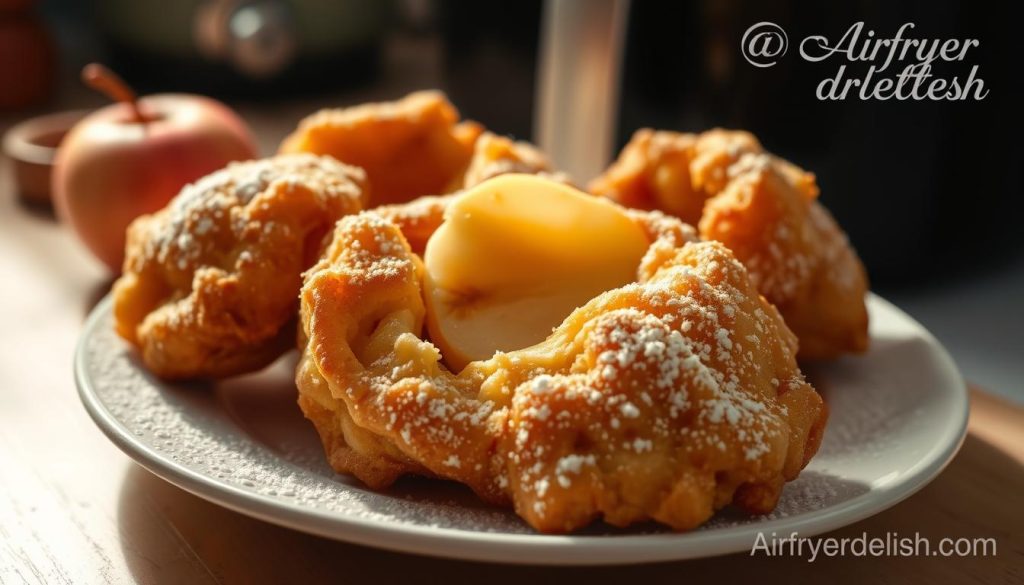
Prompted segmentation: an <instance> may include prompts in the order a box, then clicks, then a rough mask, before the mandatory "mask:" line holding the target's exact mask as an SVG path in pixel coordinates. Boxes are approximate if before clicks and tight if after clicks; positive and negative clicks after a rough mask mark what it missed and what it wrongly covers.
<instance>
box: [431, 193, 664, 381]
mask: <svg viewBox="0 0 1024 585" xmlns="http://www.w3.org/2000/svg"><path fill="white" fill-rule="evenodd" d="M648 245H649V242H648V241H647V238H646V236H645V234H644V232H643V231H642V230H641V228H640V227H639V226H638V225H636V224H635V223H634V222H633V221H632V220H630V218H629V217H628V216H627V215H626V214H625V213H624V212H623V211H622V209H621V208H620V207H618V206H617V205H615V204H612V203H610V202H608V201H606V200H604V199H599V198H597V197H593V196H590V195H587V194H585V193H582V192H580V191H577V190H576V189H573V188H572V187H569V186H566V185H564V184H562V183H558V182H555V181H551V180H548V179H544V178H541V177H537V176H534V175H516V174H509V175H501V176H499V177H496V178H494V179H490V180H488V181H485V182H483V183H481V184H480V185H478V186H476V187H474V188H473V189H471V190H469V191H467V192H465V193H464V194H462V195H460V196H458V197H457V198H456V199H455V200H454V201H453V202H452V203H451V204H450V206H449V207H448V209H447V210H446V212H445V221H444V223H443V224H441V227H439V228H438V229H437V231H436V232H435V233H434V235H433V236H431V238H430V240H429V241H428V242H427V247H426V252H425V253H424V264H425V266H426V277H425V279H424V280H425V282H424V287H425V291H426V306H427V330H428V332H429V333H430V338H431V340H432V341H433V342H434V344H436V345H437V346H438V347H439V348H440V349H441V355H442V356H443V357H444V360H445V362H446V363H447V364H448V366H449V367H450V368H451V369H452V370H454V371H459V370H461V369H462V368H463V367H465V365H466V364H467V363H469V362H471V361H475V360H480V359H487V358H489V357H491V356H492V355H494V352H495V351H511V350H516V349H522V348H525V347H530V346H532V345H535V344H537V343H540V342H541V341H543V340H544V339H545V338H547V336H548V335H549V334H550V333H551V330H552V328H554V327H556V326H557V325H558V324H560V323H561V322H562V320H564V319H565V318H566V317H567V316H568V315H569V313H571V312H572V311H573V309H575V308H576V307H578V306H580V305H582V304H584V303H586V302H587V301H589V300H590V299H592V298H594V297H595V296H597V295H598V294H600V293H602V292H604V291H607V290H611V289H613V288H616V287H619V286H622V285H623V284H626V283H628V282H632V281H633V280H635V279H636V270H637V266H638V265H639V263H640V259H641V257H642V256H643V254H644V252H645V251H646V249H647V246H648Z"/></svg>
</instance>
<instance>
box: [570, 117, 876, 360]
mask: <svg viewBox="0 0 1024 585" xmlns="http://www.w3.org/2000/svg"><path fill="white" fill-rule="evenodd" d="M589 187H590V191H591V192H592V193H594V194H597V195H602V196H606V197H609V198H611V199H613V200H615V201H618V202H619V203H622V204H624V205H629V206H633V207H637V208H640V209H660V210H663V211H665V212H667V213H671V214H673V215H676V216H678V217H680V218H682V219H683V220H684V221H687V222H689V223H692V224H693V225H697V226H699V230H700V235H701V237H703V238H705V239H712V240H717V241H720V242H722V243H723V244H725V245H726V246H727V247H729V248H730V249H731V250H732V251H733V253H734V254H735V255H736V257H737V258H738V259H739V260H740V261H741V262H743V263H744V264H745V265H746V267H747V269H748V270H749V271H750V276H751V278H752V279H753V281H754V282H755V283H756V284H757V286H758V290H760V291H761V293H762V294H763V295H765V297H767V299H768V300H769V301H771V302H772V303H773V304H775V305H776V306H777V307H778V308H779V310H780V311H781V312H782V316H783V317H784V318H785V320H786V323H787V324H788V325H789V327H790V328H791V329H792V330H793V332H794V333H796V335H797V337H798V338H799V342H800V350H799V354H800V357H801V358H807V359H828V358H834V357H837V356H838V355H840V354H842V353H844V352H862V351H864V350H866V349H867V346H868V333H867V328H868V316H867V308H866V306H865V301H864V297H865V294H866V293H867V288H868V282H867V275H866V273H865V271H864V267H863V265H862V264H861V262H860V259H859V258H858V257H857V255H856V253H855V252H854V250H853V248H852V247H851V246H850V244H849V242H848V240H847V238H846V235H845V234H844V233H843V232H842V230H841V229H840V228H839V226H838V225H837V224H836V222H835V220H834V219H832V216H831V215H830V214H829V213H828V211H827V210H826V209H825V208H824V207H823V206H822V205H821V204H820V203H819V202H818V201H817V196H818V187H817V183H816V181H815V178H814V175H813V174H811V173H807V172H805V171H803V170H802V169H800V168H798V167H796V166H795V165H793V164H791V163H789V162H786V161H784V160H782V159H779V158H777V157H774V156H771V155H770V154H768V153H765V152H764V149H763V148H762V147H761V145H760V143H758V141H757V139H755V138H754V137H753V136H752V135H751V134H749V133H747V132H738V131H727V130H720V129H716V130H711V131H708V132H705V133H703V134H699V135H695V134H680V133H675V132H666V131H658V132H655V131H652V130H640V131H638V132H637V133H636V134H635V135H634V137H633V139H632V140H631V141H630V143H629V144H627V145H626V147H625V148H624V149H623V151H622V153H621V154H620V156H619V159H618V160H617V161H616V162H614V163H613V164H612V165H611V166H610V167H609V168H608V169H607V170H606V171H605V173H604V174H603V175H602V176H600V177H598V178H597V179H595V180H594V181H592V182H591V184H590V186H589Z"/></svg>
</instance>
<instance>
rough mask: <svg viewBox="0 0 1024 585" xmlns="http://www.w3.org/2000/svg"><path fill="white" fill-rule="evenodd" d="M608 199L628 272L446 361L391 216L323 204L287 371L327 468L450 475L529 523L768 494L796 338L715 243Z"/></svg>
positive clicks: (554, 527) (787, 427)
mask: <svg viewBox="0 0 1024 585" xmlns="http://www.w3.org/2000/svg"><path fill="white" fill-rule="evenodd" d="M628 214H629V216H630V217H631V218H633V221H636V222H638V224H640V225H641V226H642V227H643V231H644V233H645V234H646V235H647V237H648V238H649V240H650V246H649V249H648V250H647V251H646V253H645V254H644V256H643V258H642V259H641V261H640V266H639V268H638V271H637V274H638V278H637V279H636V281H635V282H633V283H629V284H625V285H623V286H621V287H618V288H614V289H612V290H608V291H605V292H603V293H601V294H598V295H596V296H595V297H594V298H593V299H591V300H589V301H587V302H586V303H584V304H583V305H582V306H581V307H579V308H577V309H576V310H575V311H573V312H572V313H571V314H570V315H569V316H568V317H566V318H565V319H564V321H562V323H561V324H560V325H558V326H557V327H556V328H555V329H554V330H553V331H552V332H551V334H550V335H549V336H548V337H547V338H546V339H545V340H544V341H542V342H541V343H539V344H537V345H534V346H531V347H528V348H524V349H518V350H512V351H505V352H501V351H499V352H497V353H496V354H494V356H493V357H490V358H488V359H483V360H477V361H472V362H470V363H469V364H468V365H466V366H465V367H464V368H462V369H461V371H459V372H458V373H457V374H456V373H453V372H452V371H451V370H450V369H449V368H448V367H447V366H446V365H445V356H444V355H443V354H442V352H441V351H440V350H439V349H438V347H437V346H436V345H435V344H434V343H431V342H430V341H429V340H428V339H427V338H426V337H425V333H424V330H425V319H426V313H427V311H426V301H425V295H426V293H425V291H424V287H423V281H424V277H425V274H424V272H425V269H424V264H423V261H422V260H421V259H420V257H419V256H417V255H416V254H414V253H413V252H412V250H411V248H410V246H409V243H408V241H407V240H406V238H405V237H404V236H403V234H402V232H401V230H400V229H399V228H398V226H396V225H395V224H394V223H392V222H390V221H388V220H387V219H384V218H383V217H381V216H379V215H377V214H375V213H373V212H364V213H361V214H359V215H355V216H349V217H345V218H343V219H342V220H341V221H340V222H339V223H338V226H337V228H336V231H335V234H334V240H333V241H332V243H331V244H330V245H329V246H328V248H327V250H326V252H325V254H324V256H323V257H322V258H321V260H320V262H319V263H318V264H317V265H316V266H314V267H313V268H312V269H310V270H309V272H308V273H307V276H306V279H305V284H304V286H303V289H302V293H301V320H302V330H303V332H304V334H305V337H304V338H303V342H302V348H301V349H302V351H303V356H302V359H301V362H300V367H299V370H298V372H297V384H298V387H299V403H300V405H301V407H302V409H303V411H304V412H305V414H306V416H307V417H308V418H309V419H310V420H311V421H312V422H313V424H314V425H315V426H316V428H317V430H318V431H319V433H320V436H321V438H322V440H323V443H324V448H325V450H326V451H327V454H328V459H329V460H330V462H331V464H332V466H333V467H334V468H335V469H336V470H337V471H339V472H343V473H352V474H354V475H356V476H357V477H359V478H360V479H361V480H363V481H364V482H366V483H367V484H368V485H370V486H371V487H373V488H377V489H379V488H383V487H386V486H387V485H389V484H390V483H391V482H393V481H394V480H395V479H396V478H397V477H399V476H400V475H402V474H424V475H430V476H437V477H441V478H447V479H452V480H456V481H460V482H463V483H465V484H467V485H468V486H470V487H471V488H472V489H473V490H474V491H475V492H476V493H477V494H479V496H480V497H481V498H483V499H484V500H486V501H489V502H492V503H496V504H502V505H512V506H513V507H514V508H515V510H516V512H517V513H518V514H519V515H520V516H522V517H523V518H524V519H525V520H526V521H527V522H528V523H529V524H530V525H532V526H533V527H535V528H536V529H538V530H540V531H543V532H568V531H572V530H575V529H578V528H580V527H582V526H585V525H586V524H588V523H590V522H591V521H593V520H595V519H597V518H599V517H602V518H604V520H605V521H607V522H609V523H611V524H614V525H618V526H625V525H628V524H631V523H634V522H642V521H645V520H651V519H653V520H655V521H658V522H661V523H663V524H666V525H668V526H670V527H672V528H673V529H675V530H689V529H692V528H694V527H696V526H699V525H700V524H701V523H703V522H705V521H706V520H707V519H708V518H710V517H711V516H712V514H713V513H714V512H715V510H718V509H720V508H722V507H723V506H725V505H727V504H730V503H734V504H736V505H737V506H738V507H740V508H742V509H745V510H748V511H750V512H752V513H766V512H768V511H770V510H771V509H772V508H773V507H774V506H775V504H776V502H777V500H778V498H779V495H780V492H781V489H782V486H783V484H784V483H785V482H786V481H788V480H791V479H793V478H795V477H796V476H797V474H798V473H799V472H800V470H801V469H802V468H803V467H804V466H805V465H806V463H807V462H808V461H809V460H810V458H811V457H812V456H813V455H814V453H815V452H816V450H817V448H818V445H819V443H820V440H821V436H822V431H823V428H824V425H825V421H826V418H827V411H826V408H825V406H824V404H823V402H822V400H821V398H820V397H819V396H818V394H817V392H815V390H814V389H813V387H811V385H810V384H808V383H807V382H806V381H805V379H804V377H803V375H802V374H801V372H800V370H799V367H798V366H797V363H796V359H795V352H796V347H797V343H796V338H795V337H794V336H793V334H792V333H791V332H790V331H789V329H788V328H787V327H786V325H785V323H784V322H783V320H782V318H781V316H780V315H779V313H778V311H777V310H776V309H775V308H774V307H773V306H772V305H771V304H769V303H768V302H767V301H765V300H764V298H763V297H762V296H761V295H760V294H759V293H758V292H757V289H756V288H755V286H754V284H753V282H752V281H751V279H750V277H749V275H748V272H747V270H746V268H745V267H744V266H743V265H742V264H741V263H739V262H738V261H737V260H736V259H735V257H734V256H733V254H732V253H731V252H730V251H729V250H728V249H727V248H725V247H724V246H722V245H721V244H719V243H716V242H698V241H696V238H695V234H694V231H693V230H692V229H691V228H689V227H688V226H686V225H684V224H683V223H682V222H680V221H678V220H676V219H671V218H668V217H666V216H664V215H662V214H660V213H658V212H647V213H645V212H637V211H634V212H628ZM506 326H507V327H514V326H516V323H515V321H510V322H508V323H507V324H506ZM494 333H495V334H496V335H500V334H501V332H500V331H495V332H494Z"/></svg>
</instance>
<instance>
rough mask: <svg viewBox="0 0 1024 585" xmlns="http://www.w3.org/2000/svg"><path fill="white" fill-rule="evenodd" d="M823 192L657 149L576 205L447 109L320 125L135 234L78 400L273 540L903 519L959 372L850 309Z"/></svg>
mask: <svg viewBox="0 0 1024 585" xmlns="http://www.w3.org/2000/svg"><path fill="white" fill-rule="evenodd" d="M818 195H819V192H818V187H817V183H816V181H815V178H814V175H813V174H812V173H809V172H807V171H805V170H803V169H801V168H799V167H798V166H796V165H795V164H793V163H791V162H789V161H786V160H784V159H782V158H779V157H777V156H775V155H773V154H771V153H769V152H768V151H766V150H765V149H764V147H763V146H762V145H761V144H760V142H759V141H758V140H757V139H756V138H755V137H753V136H752V135H750V134H748V133H746V132H742V131H729V130H721V129H715V130H710V131H707V132H704V133H700V134H683V133H676V132H669V131H653V130H644V131H640V132H638V133H637V134H636V135H635V136H634V138H633V140H631V141H630V143H629V144H628V145H627V146H626V148H625V149H624V150H623V152H622V153H621V154H620V155H619V157H618V159H617V160H616V161H614V162H613V163H612V164H611V165H610V166H609V168H608V169H607V170H606V171H605V172H604V173H603V174H602V175H601V176H599V177H597V178H594V179H593V180H591V181H590V182H589V183H586V184H585V185H584V184H582V183H580V182H577V181H576V180H574V179H573V178H572V177H569V176H568V175H566V174H564V173H562V172H560V171H559V170H558V169H557V168H556V167H555V166H554V165H553V164H552V163H551V161H549V159H548V158H547V157H546V156H545V155H544V153H542V152H541V151H540V150H539V149H537V148H536V147H534V146H532V145H530V144H528V143H524V142H517V141H514V140H512V139H510V138H507V137H504V136H500V135H496V134H493V133H491V132H489V131H487V130H486V129H485V128H484V127H483V126H482V125H481V124H478V123H476V122H472V121H467V120H461V119H460V118H459V115H458V112H457V110H455V108H454V106H452V105H451V104H450V103H449V102H448V101H447V99H446V98H445V97H444V96H443V94H440V93H439V92H417V93H414V94H411V95H409V96H406V97H405V98H402V99H400V100H397V101H394V102H383V103H378V104H364V105H359V106H354V107H350V108H343V109H336V110H326V111H322V112H318V113H315V114H313V115H312V116H310V117H308V118H307V119H306V120H304V121H302V122H301V123H300V124H299V126H298V127H297V129H296V130H295V132H293V133H292V134H291V135H290V136H288V137H287V138H285V139H284V141H283V142H282V146H281V151H280V152H279V153H278V154H277V155H275V156H272V157H268V158H266V159H261V160H255V161H247V162H242V163H233V164H232V165H229V166H228V167H226V168H225V169H222V170H220V171H217V172H215V173H213V174H211V175H210V176H208V177H206V178H204V179H202V180H200V181H198V182H196V183H195V184H193V185H189V186H186V187H185V188H184V189H183V190H182V192H181V194H180V195H179V196H178V197H176V198H175V199H174V200H173V201H171V203H169V204H168V206H167V207H166V208H165V209H163V210H160V211H158V212H156V213H154V214H151V215H147V216H143V217H140V218H139V219H137V220H136V221H135V222H134V223H133V224H132V226H131V227H130V228H129V230H128V237H127V247H126V254H125V257H126V259H125V264H124V271H123V274H122V275H121V277H120V278H119V279H118V281H117V282H116V283H115V285H114V288H113V290H112V292H111V294H110V295H109V296H108V297H107V298H105V299H104V300H103V301H102V302H100V304H99V305H98V306H97V307H96V308H95V309H94V310H93V312H92V314H91V316H90V318H89V319H88V322H87V323H86V326H85V328H84V331H83V333H82V337H81V340H80V343H79V346H78V350H77V353H76V358H75V376H76V381H77V383H78V387H79V393H80V396H81V399H82V401H83V403H84V405H85V407H86V409H87V410H88V412H89V413H90V415H91V416H92V417H93V419H94V420H95V421H96V423H97V425H98V426H99V427H100V428H101V429H102V430H103V432H104V433H106V435H107V436H108V437H109V438H110V439H111V440H112V441H113V442H114V443H115V444H117V445H118V446H119V447H120V448H121V449H122V450H124V451H125V452H126V453H127V454H128V455H130V456H131V457H132V458H134V459H135V460H137V461H138V462H139V463H141V464H142V465H143V466H145V467H146V468H147V469H149V470H150V471H152V472H153V473H155V474H157V475H159V476H160V477H162V478H164V479H166V480H167V481H170V482H171V483H174V484H176V485H178V486H180V487H182V488H183V489H185V490H188V491H190V492H193V493H195V494H197V495H199V496H201V497H203V498H206V499H208V500H210V501H213V502H216V503H218V504H221V505H224V506H226V507H228V508H231V509H234V510H237V511H239V512H242V513H245V514H249V515H252V516H255V517H258V518H261V519H264V520H266V521H269V522H273V523H277V524H281V525H284V526H289V527H292V528H295V529H298V530H303V531H307V532H311V533H314V534H318V535H322V536H325V537H329V538H335V539H339V540H345V541H350V542H355V543H360V544H365V545H370V546H378V547H382V548H388V549H392V550H398V551H404V552H411V553H418V554H427V555H435V556H444V557H452V558H462V559H471V560H483V561H496V562H510V563H544V564H608V563H633V562H653V561H666V560H677V559H685V558H694V557H701V556H709V555H717V554H726V553H731V552H739V551H749V550H750V549H751V547H752V545H753V544H754V543H755V542H756V541H757V539H758V536H759V535H762V536H764V535H771V534H772V533H775V534H783V535H787V536H788V535H792V533H794V532H795V533H797V534H799V535H800V536H805V537H806V536H812V535H815V534H819V533H822V532H825V531H828V530H832V529H835V528H838V527H841V526H844V525H846V524H849V523H851V522H855V521H857V520H859V519H862V518H865V517H867V516H869V515H871V514H874V513H877V512H879V511H881V510H884V509H885V508H887V507H889V506H892V505H894V504H895V503H897V502H899V501H900V500H902V499H903V498H905V497H907V496H909V495H911V494H912V493H914V492H915V491H916V490H918V489H920V488H921V487H923V486H924V485H925V484H926V483H927V482H928V481H930V480H931V479H932V478H934V477H935V475H937V474H938V473H939V472H940V471H941V470H942V468H943V467H944V466H945V465H946V463H948V462H949V460H950V459H951V458H952V457H953V455H954V454H955V453H956V450H957V449H958V447H959V445H960V442H961V441H962V439H963V436H964V433H965V431H966V420H967V397H966V389H965V386H964V383H963V381H962V379H961V377H960V375H959V373H958V372H957V370H956V367H955V365H954V364H953V362H952V361H951V359H950V357H949V356H948V354H947V353H946V351H945V350H944V349H943V348H942V346H941V345H940V344H939V343H938V342H937V341H936V340H935V338H934V337H932V336H931V335H930V334H929V333H928V332H927V331H926V330H925V329H924V328H923V327H922V326H921V325H919V324H918V323H916V322H915V321H914V320H913V319H911V318H910V317H909V316H907V315H906V314H905V313H903V312H901V311H900V310H899V309H898V308H896V307H894V306H893V305H891V304H889V303H888V302H886V301H885V300H883V299H881V298H880V297H878V296H876V295H874V294H873V293H871V292H869V291H868V281H867V274H866V271H865V270H864V267H863V266H862V265H861V263H860V260H859V259H858V258H857V255H856V252H855V250H854V248H853V247H852V245H851V244H850V242H849V241H848V239H847V238H846V236H845V234H844V233H843V231H842V230H841V228H840V227H839V224H838V222H837V221H836V220H835V219H834V218H833V217H832V216H831V215H830V214H829V213H828V211H827V210H826V209H825V207H824V206H823V205H822V204H821V203H820V202H819V201H818Z"/></svg>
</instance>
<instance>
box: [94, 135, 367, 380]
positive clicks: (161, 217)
mask: <svg viewBox="0 0 1024 585" xmlns="http://www.w3.org/2000/svg"><path fill="white" fill-rule="evenodd" d="M365 195H366V191H365V175H364V173H363V171H362V170H360V169H358V168H354V167H350V166H346V165H343V164H341V163H339V162H338V161H336V160H334V159H332V158H330V157H318V156H314V155H310V154H291V155H280V156H277V157H273V158H269V159H264V160H257V161H250V162H243V163H232V164H231V165H229V166H228V167H227V168H225V169H223V170H220V171H217V172H215V173H213V174H211V175H209V176H207V177H204V178H203V179H200V180H199V181H197V182H196V183H195V184H193V185H188V186H186V187H185V188H184V189H183V190H182V192H181V193H180V194H179V195H178V196H177V197H176V198H175V199H174V200H172V201H171V203H170V204H168V206H167V207H166V208H164V209H163V210H161V211H159V212H157V213H155V214H152V215H145V216H142V217H140V218H138V219H136V220H135V221H134V222H133V223H132V225H131V226H130V227H129V229H128V243H127V250H126V254H125V263H124V274H123V275H122V276H121V278H120V279H118V281H117V282H116V283H115V285H114V317H115V320H116V327H117V331H118V333H119V334H120V335H121V336H122V337H124V338H125V339H127V340H128V341H130V342H132V343H133V344H135V345H136V346H138V347H139V349H140V351H141V355H142V360H143V362H144V363H145V364H146V366H147V367H148V368H149V369H150V370H151V371H152V372H154V373H155V374H157V375H158V376H160V377H163V378H168V379H177V378H194V377H221V376H228V375H232V374H237V373H241V372H245V371H251V370H255V369H258V368H260V367H262V366H264V365H266V364H267V363H269V362H270V361H272V360H273V359H274V358H276V357H277V356H278V355H280V354H281V353H282V352H283V351H284V350H285V349H287V348H288V347H289V346H290V345H291V344H292V343H293V342H294V339H295V329H294V326H288V325H289V324H290V323H292V324H293V323H294V322H295V315H296V305H297V293H298V290H299V288H300V286H301V283H302V278H301V273H302V271H303V270H304V269H306V268H307V267H309V266H310V265H311V264H312V263H313V262H315V261H316V258H317V256H318V255H319V251H320V249H321V247H322V241H323V238H324V236H325V235H327V234H329V233H330V231H331V229H332V228H333V226H334V223H335V222H336V221H337V219H338V218H340V217H342V216H343V215H346V214H350V213H355V212H358V211H360V209H361V208H362V202H363V200H364V198H365Z"/></svg>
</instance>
